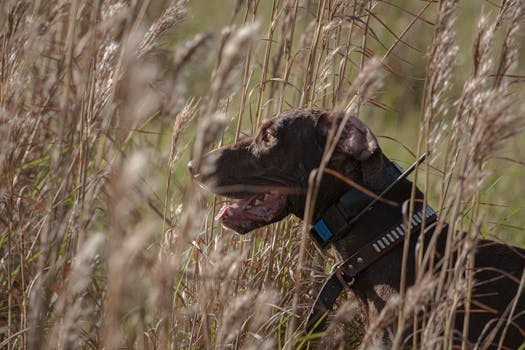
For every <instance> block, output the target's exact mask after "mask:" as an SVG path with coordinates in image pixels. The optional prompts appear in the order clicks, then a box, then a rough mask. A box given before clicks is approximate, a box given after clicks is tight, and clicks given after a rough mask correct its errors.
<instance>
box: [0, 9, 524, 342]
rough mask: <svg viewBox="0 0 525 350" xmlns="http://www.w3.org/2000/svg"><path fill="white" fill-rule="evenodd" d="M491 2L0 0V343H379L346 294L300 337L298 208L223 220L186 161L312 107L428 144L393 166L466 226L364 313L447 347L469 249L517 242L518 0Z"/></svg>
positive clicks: (310, 251)
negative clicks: (262, 220) (277, 216)
mask: <svg viewBox="0 0 525 350" xmlns="http://www.w3.org/2000/svg"><path fill="white" fill-rule="evenodd" d="M500 2H501V1H500V0H496V1H480V0H463V1H454V0H441V1H431V0H428V1H427V0H425V1H421V0H406V1H393V0H392V1H390V0H379V1H366V0H362V1H358V0H354V1H344V0H315V1H314V0H272V1H270V0H268V1H266V0H265V1H260V0H245V1H242V0H236V1H234V0H224V1H223V0H214V1H206V0H189V1H184V0H172V1H167V0H159V1H148V0H138V1H124V0H110V1H101V0H69V1H66V0H49V1H38V0H35V1H21V0H4V1H2V2H0V44H1V46H2V50H1V58H0V59H1V63H0V254H1V255H0V269H1V273H0V347H1V348H4V347H5V348H7V349H26V348H27V349H70V348H82V349H91V348H93V349H95V348H96V349H98V348H106V349H122V348H133V349H168V348H170V349H284V348H286V349H308V348H315V347H316V346H320V347H325V348H342V349H343V348H344V349H357V348H359V346H360V343H362V345H361V348H366V349H368V348H372V347H374V348H381V347H380V345H379V344H378V343H377V336H378V335H379V334H380V331H379V330H377V331H376V332H374V331H372V332H370V333H369V334H364V333H363V330H362V327H361V322H360V319H359V313H358V311H357V310H356V307H355V304H354V303H353V302H352V298H351V297H349V298H348V300H347V301H341V304H342V305H341V307H340V308H339V311H338V312H337V313H336V314H335V315H332V319H333V320H334V321H333V326H332V327H331V328H330V329H329V330H328V332H329V337H325V338H324V339H320V337H319V335H315V334H314V335H311V334H310V335H306V334H305V333H304V331H303V326H304V322H305V315H306V314H307V312H308V310H309V307H310V306H311V305H312V303H313V298H314V297H315V295H316V293H317V291H318V289H319V287H320V285H321V284H322V283H323V281H324V279H325V277H326V276H327V275H328V274H329V272H330V269H331V267H332V266H333V264H334V263H335V262H336V261H337V256H336V254H335V253H334V252H333V251H331V250H330V249H329V250H327V251H324V252H322V251H320V250H319V249H318V248H317V247H316V246H315V245H314V244H313V242H312V241H311V240H310V238H309V237H308V235H307V234H306V233H305V232H306V230H305V228H304V227H303V225H302V221H301V220H299V219H297V218H288V219H286V220H283V221H282V222H280V223H278V224H274V225H271V226H267V227H265V228H263V229H260V230H258V231H256V232H252V233H250V234H248V235H244V236H239V235H236V234H235V233H233V232H231V231H229V230H227V229H224V228H222V227H221V225H220V223H219V222H216V221H215V220H214V217H215V215H216V214H217V210H218V208H220V205H221V203H222V202H223V201H224V199H223V198H219V197H215V196H213V195H211V194H209V193H207V192H205V191H204V190H203V189H201V188H200V187H199V186H198V185H197V184H196V183H194V182H193V181H192V179H191V177H190V174H189V172H188V169H187V163H188V161H189V160H190V159H198V158H199V157H200V156H201V155H202V154H203V153H204V152H206V151H208V150H210V149H213V148H216V147H218V146H220V145H224V144H229V143H232V142H234V141H235V140H237V139H238V138H239V137H241V136H243V135H250V134H252V133H254V132H255V131H256V130H257V127H258V125H259V124H260V123H261V122H262V121H264V120H265V119H267V118H269V117H271V116H272V115H274V114H277V113H279V112H280V111H283V110H287V109H290V108H299V107H320V108H327V109H334V110H346V111H349V112H351V113H353V114H355V115H357V116H359V118H361V119H362V120H364V121H365V122H366V123H367V124H368V125H369V126H370V127H371V128H372V129H373V130H374V132H375V133H376V135H378V136H379V141H380V143H381V147H382V149H383V151H384V153H385V154H387V155H388V156H389V157H390V158H391V159H394V160H396V161H398V162H399V163H400V164H401V165H402V166H404V167H405V168H406V167H408V166H409V165H410V164H411V163H412V162H413V161H414V160H415V158H416V157H417V155H419V154H422V153H423V152H426V153H427V161H426V162H425V163H424V164H423V165H421V166H420V167H419V168H418V170H417V171H416V172H415V174H414V175H412V176H411V178H412V179H415V180H416V181H417V183H418V185H419V186H420V188H422V189H424V191H425V193H426V196H427V197H428V198H429V202H430V203H431V205H432V206H433V207H434V208H435V209H437V210H438V211H439V213H440V220H442V221H443V222H444V221H446V222H449V223H451V224H452V226H453V227H454V228H456V229H460V230H463V231H464V232H465V234H464V235H454V237H452V238H451V239H453V242H454V243H453V244H452V245H451V247H450V249H452V250H453V251H454V253H455V254H457V257H458V260H457V261H452V260H450V261H448V262H447V264H445V266H446V267H447V266H448V267H449V269H450V271H451V272H450V274H449V275H448V277H445V275H442V274H440V273H439V272H432V269H431V268H430V267H428V266H423V265H421V271H423V272H422V273H421V276H420V279H419V283H417V284H416V286H414V288H411V289H409V290H407V291H404V293H403V294H402V295H401V297H400V298H397V299H395V300H393V302H392V303H391V304H389V310H390V312H386V313H385V314H384V315H383V316H382V322H383V323H384V324H395V323H398V324H402V325H404V326H405V327H412V321H410V316H411V315H414V314H415V313H418V312H419V313H418V315H420V311H421V310H422V309H424V311H425V312H424V316H423V317H424V318H425V325H426V326H425V329H424V330H415V331H420V332H419V333H418V334H419V335H418V336H417V337H415V338H414V339H415V340H414V341H415V343H414V344H413V346H414V348H427V349H444V348H449V346H450V341H451V336H450V330H451V327H452V326H451V324H450V319H451V315H454V313H455V312H456V311H457V304H458V300H462V299H463V298H464V297H465V296H468V295H469V293H470V289H471V282H472V274H471V271H470V270H469V269H468V266H471V264H472V259H473V248H472V247H473V246H475V242H476V240H477V239H479V238H481V237H484V238H490V239H494V240H498V241H503V242H507V243H509V244H514V245H517V246H520V247H524V246H525V234H524V230H525V215H524V211H523V208H522V207H523V198H525V176H524V168H523V167H524V164H525V155H524V153H523V149H524V148H525V140H524V138H523V134H522V133H521V132H522V129H523V126H524V121H525V118H524V115H525V104H524V101H525V90H524V88H523V87H524V85H523V84H524V82H525V63H524V62H525V60H524V59H523V57H525V45H523V44H524V43H525V35H524V34H523V33H524V28H525V25H524V21H525V2H524V1H523V0H503V1H502V2H501V3H500ZM450 256H452V254H451V255H450ZM420 263H421V262H420ZM421 264H422V263H421ZM425 271H426V273H424V272H425ZM524 281H525V279H522V281H521V283H522V284H523V283H524ZM395 336H396V337H395V341H394V347H395V348H400V346H401V344H402V339H401V334H400V333H399V334H396V335H395Z"/></svg>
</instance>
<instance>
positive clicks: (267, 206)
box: [215, 193, 286, 233]
mask: <svg viewBox="0 0 525 350" xmlns="http://www.w3.org/2000/svg"><path fill="white" fill-rule="evenodd" d="M285 205H286V196H285V195H279V194H275V195H268V194H264V193H261V194H257V195H255V196H253V197H250V198H247V199H243V200H240V201H238V202H236V203H233V204H231V205H225V206H224V207H222V208H221V210H220V211H219V213H218V214H217V216H216V217H215V220H222V223H223V224H224V225H225V226H226V227H228V228H231V229H233V230H234V231H237V232H239V233H245V232H248V231H251V230H253V229H255V228H258V227H261V226H264V225H267V224H269V223H272V222H274V221H277V219H278V218H279V214H281V213H282V211H283V210H284V208H285Z"/></svg>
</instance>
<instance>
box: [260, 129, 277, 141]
mask: <svg viewBox="0 0 525 350" xmlns="http://www.w3.org/2000/svg"><path fill="white" fill-rule="evenodd" d="M263 140H264V142H265V143H266V144H272V143H274V142H275V141H277V136H276V135H275V131H274V130H272V129H266V131H265V132H264V137H263Z"/></svg>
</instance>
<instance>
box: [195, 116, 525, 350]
mask: <svg viewBox="0 0 525 350" xmlns="http://www.w3.org/2000/svg"><path fill="white" fill-rule="evenodd" d="M345 120H346V123H345V125H344V127H343V129H342V133H341V137H340V138H339V139H338V140H337V144H336V147H335V150H334V152H333V154H332V156H331V158H330V160H329V162H328V165H327V168H330V169H333V170H335V171H336V172H338V173H339V174H341V175H342V176H343V177H344V178H347V179H350V180H352V182H353V183H357V184H359V185H360V186H361V187H364V188H365V189H366V190H368V191H371V192H373V193H375V194H379V193H381V192H382V191H383V190H384V189H385V188H386V187H387V186H389V185H390V184H393V183H394V180H393V179H395V178H397V177H398V175H399V170H398V171H397V172H396V171H395V170H393V169H394V167H393V166H392V162H391V161H390V160H389V159H388V158H387V157H386V156H385V155H384V154H383V152H382V151H381V149H380V147H379V144H378V141H377V139H376V137H375V136H374V134H373V133H372V131H371V130H370V129H369V128H368V127H367V126H366V125H365V124H364V123H363V122H361V121H360V120H359V119H357V118H355V117H347V118H345V114H344V113H336V112H331V111H327V110H322V109H294V110H290V111H286V112H284V113H281V114H279V115H277V116H274V117H273V118H271V119H269V120H268V121H266V122H265V123H264V124H262V125H261V127H260V128H259V130H258V132H257V133H256V134H255V135H254V136H253V137H246V138H244V139H242V140H240V141H239V142H237V143H235V144H233V145H229V146H225V147H222V148H219V149H217V150H214V151H212V152H209V153H207V154H205V155H204V156H203V157H202V158H201V159H200V160H195V161H190V163H189V164H188V166H189V170H190V172H191V174H192V176H193V177H194V179H196V180H197V181H198V182H199V183H200V184H201V185H202V186H204V187H205V188H206V189H207V190H209V191H211V192H213V193H215V194H218V195H222V196H225V197H228V198H231V199H236V200H237V201H235V202H234V203H233V204H230V205H226V206H224V207H223V208H222V209H221V210H220V211H219V213H218V215H217V218H218V219H220V220H222V224H223V225H224V226H226V227H227V228H230V229H232V230H233V231H236V232H237V233H239V234H245V233H247V232H250V231H252V230H255V229H257V228H260V227H263V226H265V225H268V224H271V223H274V222H277V221H279V220H281V219H283V218H285V217H286V216H287V215H289V214H292V215H295V216H297V217H298V218H301V219H302V218H303V216H304V213H305V202H306V196H307V189H308V184H309V178H310V174H311V173H312V171H314V170H316V169H318V168H319V165H320V163H321V160H322V157H323V154H324V151H325V147H326V144H327V138H328V134H329V132H330V130H333V129H331V128H332V126H333V124H334V123H336V124H337V125H339V124H340V123H341V122H342V121H345ZM411 190H412V183H411V182H410V181H409V180H407V179H406V178H404V179H401V180H400V181H398V182H396V183H395V184H394V185H393V187H392V188H391V189H390V190H388V192H386V193H385V194H384V196H383V197H384V201H376V202H375V203H374V204H373V206H371V207H370V205H368V207H367V206H366V204H367V203H368V204H369V203H370V197H369V196H368V195H363V193H362V192H361V191H355V189H354V188H353V186H350V185H349V184H348V181H344V179H341V178H339V177H335V176H331V175H329V174H324V175H323V177H322V180H321V182H320V185H319V191H318V195H317V198H316V201H315V207H314V210H313V215H312V218H313V222H314V223H316V225H317V226H319V227H317V228H316V230H317V231H319V232H320V233H319V232H318V233H319V234H318V235H321V236H322V235H323V234H325V233H327V232H328V233H329V234H332V235H335V237H331V238H332V239H328V240H327V242H324V243H326V244H328V243H329V244H332V245H333V247H334V248H335V250H336V251H337V252H338V253H339V254H340V256H341V257H342V259H343V260H345V259H351V258H352V257H355V255H356V253H355V252H356V251H361V252H364V253H363V254H364V255H363V254H361V255H362V256H363V257H364V256H365V255H366V254H368V253H366V252H369V253H370V254H368V255H370V256H372V259H369V260H373V261H372V262H371V263H370V264H369V265H367V266H365V267H363V268H362V269H361V271H360V272H359V274H358V275H355V274H352V276H351V277H352V279H351V282H352V283H351V290H352V291H353V293H354V294H355V296H356V298H357V300H358V303H359V305H360V310H361V313H362V318H363V319H364V321H365V324H367V325H370V324H372V323H373V321H374V320H376V319H377V317H378V316H379V314H380V312H381V310H382V309H383V307H384V306H385V304H386V303H387V301H388V300H389V299H390V298H391V297H392V296H394V295H396V294H398V293H399V290H400V280H401V273H402V271H401V266H402V257H403V244H397V243H398V242H396V240H397V241H403V239H402V236H403V235H404V233H403V232H402V231H403V230H400V228H402V229H403V228H405V226H406V215H405V218H404V217H403V210H402V209H401V206H399V205H398V206H392V205H391V204H388V203H385V201H391V202H395V203H403V202H407V201H408V200H409V199H410V198H411ZM415 197H416V201H415V203H416V204H415V205H416V207H415V209H414V210H423V204H421V203H424V201H423V199H424V197H423V193H422V192H421V191H420V190H419V189H416V196H415ZM345 198H346V199H345ZM356 198H357V199H356ZM363 203H364V204H363ZM335 206H338V207H339V208H340V207H341V206H346V209H344V210H343V212H344V211H345V210H346V214H348V213H350V214H348V215H349V216H350V218H351V219H353V221H352V222H351V229H348V227H344V228H343V229H341V230H339V231H342V233H341V232H339V233H337V234H334V233H333V232H332V231H331V230H330V229H327V227H328V226H332V227H333V226H334V225H335V224H334V222H337V220H340V218H338V217H333V215H332V214H330V211H333V209H334V207H335ZM363 208H364V210H363ZM352 211H354V212H352ZM327 213H328V214H327ZM418 213H419V214H418V215H419V216H415V217H414V220H412V221H413V223H414V226H417V224H419V223H421V222H422V221H424V220H426V221H427V225H426V227H427V229H426V232H425V233H424V235H425V241H427V242H428V241H429V239H430V237H432V231H433V230H434V228H435V224H433V223H432V222H433V220H435V214H434V213H432V212H429V210H428V208H427V210H426V211H419V212H418ZM346 214H345V213H343V216H345V215H346ZM427 214H429V215H427ZM337 215H340V214H337ZM352 215H353V216H352ZM327 222H328V223H327ZM402 222H405V226H403V224H400V223H402ZM342 225H343V226H344V225H345V223H343V224H342ZM396 225H397V226H396ZM335 226H337V225H335ZM391 228H395V229H392V230H390V229H391ZM447 229H448V228H447V226H445V227H444V228H443V229H442V230H441V232H443V234H439V236H438V237H437V244H436V247H437V249H436V250H437V253H436V254H437V256H439V255H440V252H443V251H444V250H445V245H446V236H447V235H446V232H447ZM389 230H390V231H389ZM317 231H315V232H317ZM385 232H386V234H385ZM396 232H398V233H399V234H396ZM390 233H391V234H390ZM382 234H383V236H382V237H380V235H382ZM419 234H420V230H414V231H412V234H411V239H410V240H409V251H408V259H407V264H406V271H405V272H406V283H407V285H408V286H410V285H412V284H413V283H414V278H415V277H414V276H415V263H414V262H415V260H416V259H415V250H416V243H417V241H418V236H419ZM316 238H317V239H320V240H321V243H323V242H322V241H323V239H324V238H319V237H318V236H316ZM362 247H365V248H366V249H364V248H363V249H364V250H363V249H361V248H362ZM360 249H361V250H360ZM367 249H368V250H367ZM362 256H358V257H357V258H356V259H357V260H356V261H357V262H356V264H358V263H362V262H363V258H362ZM348 266H349V267H350V269H352V268H353V267H354V266H353V265H351V264H350V263H348V264H346V268H345V269H340V270H341V272H342V274H343V276H342V277H343V278H344V281H343V282H345V283H348V282H349V281H350V279H349V278H346V277H345V276H344V273H345V272H346V273H347V275H348V274H349V271H348V270H349V269H348ZM524 269H525V250H524V249H520V248H517V247H510V246H507V245H503V244H499V243H496V242H491V241H485V240H481V241H479V245H478V246H477V249H476V253H475V271H476V272H475V273H474V280H475V287H474V291H473V295H472V298H473V299H474V300H473V302H472V304H471V305H472V310H474V309H475V312H474V311H473V312H471V313H470V314H469V323H468V324H469V329H468V340H467V343H468V344H475V343H476V342H477V341H479V340H480V339H482V340H484V339H486V336H487V334H489V333H490V331H491V330H492V329H493V328H494V327H495V326H496V324H497V320H498V319H500V318H501V319H503V318H505V317H507V315H508V314H509V310H510V306H509V305H511V304H513V301H516V303H515V308H514V312H513V317H512V322H511V324H510V325H509V326H508V327H507V329H506V331H505V332H504V341H503V345H504V347H503V348H510V349H517V348H518V347H519V346H520V345H521V344H523V343H524V342H525V311H524V308H525V298H524V297H523V294H520V295H519V296H517V293H518V287H519V284H520V279H521V276H522V274H523V271H524ZM350 272H351V271H350ZM337 277H338V278H339V280H341V274H340V275H338V276H337ZM336 282H337V281H336ZM335 296H336V295H335ZM516 298H517V300H515V299H516ZM330 306H331V305H328V307H330ZM503 323H505V322H503ZM462 326H463V315H462V313H461V312H458V313H457V315H456V319H455V331H454V337H455V340H457V341H458V342H461V334H462V332H461V329H462ZM500 328H503V327H500ZM502 334H503V333H502V332H501V331H500V332H499V333H497V334H496V335H495V336H493V337H492V339H489V340H488V343H490V345H489V347H494V348H496V347H497V345H498V342H499V341H500V337H501V336H502ZM493 335H494V334H493Z"/></svg>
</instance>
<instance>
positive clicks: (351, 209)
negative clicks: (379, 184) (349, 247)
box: [310, 161, 408, 248]
mask: <svg viewBox="0 0 525 350" xmlns="http://www.w3.org/2000/svg"><path fill="white" fill-rule="evenodd" d="M386 172H387V175H388V181H387V183H388V184H387V186H386V187H385V189H382V190H381V194H380V195H379V196H382V195H384V194H385V193H386V191H388V190H390V189H391V188H392V187H393V186H392V185H393V184H394V183H396V182H397V181H398V180H399V179H400V178H403V177H404V176H406V175H408V174H407V173H408V171H407V172H405V173H403V169H402V168H401V167H400V166H399V165H398V164H397V163H395V162H393V161H391V162H390V165H389V166H388V167H387V169H386ZM405 174H406V175H405ZM403 175H404V176H403ZM373 202H374V203H375V200H374V199H373V198H371V197H370V196H368V195H366V194H364V193H363V192H361V191H359V190H358V189H356V188H351V189H350V190H348V191H347V192H345V193H344V194H343V195H342V196H341V197H340V198H339V200H338V201H337V202H336V203H334V204H332V205H331V206H330V207H328V209H326V210H325V211H324V212H323V213H322V214H321V216H320V217H319V219H317V220H316V221H315V222H314V224H313V225H312V228H311V229H310V235H311V236H312V238H313V240H314V241H315V242H316V243H317V244H318V245H319V247H321V248H324V247H326V246H327V245H328V244H329V243H331V242H333V241H336V240H338V239H340V238H342V237H344V236H345V235H346V234H347V233H348V232H350V228H351V226H352V224H353V223H355V222H356V221H357V220H358V219H359V218H360V217H361V215H362V214H363V213H364V212H365V211H368V209H371V208H372V206H371V204H373Z"/></svg>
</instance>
